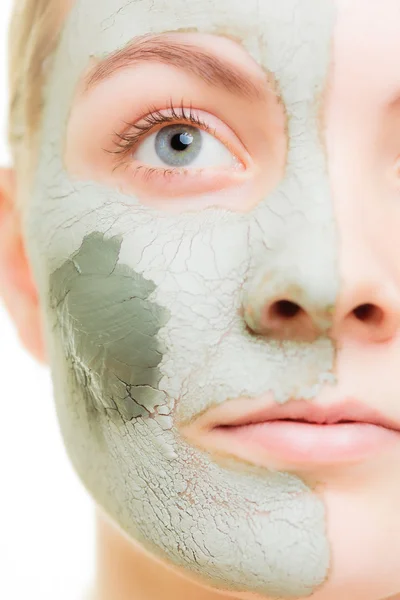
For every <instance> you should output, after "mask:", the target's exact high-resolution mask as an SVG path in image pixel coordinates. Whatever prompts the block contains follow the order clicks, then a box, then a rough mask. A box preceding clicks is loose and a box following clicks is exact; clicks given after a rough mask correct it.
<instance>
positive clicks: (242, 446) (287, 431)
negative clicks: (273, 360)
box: [181, 398, 400, 468]
mask: <svg viewBox="0 0 400 600" xmlns="http://www.w3.org/2000/svg"><path fill="white" fill-rule="evenodd" d="M250 404H251V405H252V409H251V410H249V405H250ZM254 405H255V406H254ZM181 433H182V434H183V435H184V437H185V438H186V439H187V440H188V441H189V442H190V443H192V444H194V445H197V446H199V447H201V448H203V449H205V450H207V451H209V452H211V453H216V454H219V455H223V456H230V457H232V456H233V457H237V458H239V459H242V460H244V461H246V462H249V463H251V464H253V465H257V466H261V467H270V468H271V467H272V468H292V467H293V468H296V467H306V466H309V467H310V466H311V467H313V466H321V465H337V464H341V463H342V464H343V463H357V462H361V461H363V460H366V459H368V458H371V457H375V456H377V455H379V454H380V453H381V452H382V451H384V450H385V449H387V448H388V447H389V446H391V445H393V444H394V443H399V442H400V423H396V422H394V421H392V420H391V419H389V418H386V417H385V416H384V415H383V414H381V413H380V412H378V411H375V410H373V409H370V408H368V407H366V406H365V405H363V404H362V403H360V402H358V401H353V400H349V401H344V402H341V403H338V404H334V405H331V406H321V405H317V404H315V403H311V402H309V401H305V400H290V401H289V402H287V403H286V404H283V405H279V404H277V403H273V404H272V403H271V402H270V401H266V400H265V399H263V398H259V399H251V398H238V399H235V400H229V401H227V402H226V403H224V404H223V405H221V406H218V407H215V408H212V409H209V410H208V411H207V412H206V413H204V414H203V415H201V416H200V417H198V418H197V419H196V420H195V421H194V422H192V423H190V424H189V425H186V426H184V427H183V428H181Z"/></svg>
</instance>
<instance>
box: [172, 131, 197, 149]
mask: <svg viewBox="0 0 400 600" xmlns="http://www.w3.org/2000/svg"><path fill="white" fill-rule="evenodd" d="M192 143H193V136H192V135H191V134H190V133H177V134H176V135H174V136H173V137H172V139H171V146H172V149H173V150H176V151H177V152H182V151H183V150H187V148H188V146H190V144H192Z"/></svg>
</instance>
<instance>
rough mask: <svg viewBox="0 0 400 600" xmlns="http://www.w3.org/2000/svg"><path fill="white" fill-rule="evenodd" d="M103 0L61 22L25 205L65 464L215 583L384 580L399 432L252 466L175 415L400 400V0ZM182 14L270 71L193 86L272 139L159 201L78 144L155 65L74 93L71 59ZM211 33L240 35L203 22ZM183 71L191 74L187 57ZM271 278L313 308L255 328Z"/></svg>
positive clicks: (202, 39)
mask: <svg viewBox="0 0 400 600" xmlns="http://www.w3.org/2000/svg"><path fill="white" fill-rule="evenodd" d="M117 4H118V7H116V3H115V2H112V3H111V2H107V1H104V2H102V3H101V4H100V5H99V4H98V3H96V8H94V4H93V3H92V2H91V1H89V0H80V1H78V2H77V3H76V4H75V6H74V7H73V10H72V12H71V14H70V16H69V18H68V20H67V22H66V25H65V28H64V31H63V36H62V41H61V44H60V46H59V49H58V51H57V53H56V56H55V63H54V67H53V72H52V74H51V76H50V78H49V85H48V88H47V90H46V106H45V111H44V119H43V129H42V136H41V151H40V158H39V165H38V170H37V177H36V181H35V186H34V194H33V198H32V200H31V203H30V207H29V211H27V212H26V222H25V232H26V240H27V243H28V248H29V254H30V257H31V261H32V264H33V266H34V271H35V279H36V282H37V283H38V287H39V290H40V294H41V302H42V313H43V314H44V315H45V319H44V320H45V327H46V336H47V347H48V349H49V352H48V353H49V356H50V359H51V364H52V372H53V379H54V385H55V396H56V400H57V410H58V414H59V418H60V423H61V427H62V431H63V435H64V439H65V443H66V446H67V449H68V452H69V454H70V456H71V459H72V461H73V463H74V465H75V468H76V470H77V471H78V473H79V474H80V476H81V478H82V480H83V481H84V483H85V485H86V486H87V487H88V489H89V490H90V492H91V494H92V495H93V496H94V498H95V499H96V501H97V502H98V504H99V505H100V506H101V507H102V508H103V510H104V511H105V512H106V513H107V514H108V515H109V516H110V517H111V518H112V519H113V521H114V522H116V523H117V524H118V525H119V527H120V528H121V529H122V530H123V531H124V532H125V533H126V534H128V536H129V538H130V539H131V540H135V542H137V543H138V544H139V545H141V547H142V548H145V549H146V550H147V551H149V552H150V553H151V554H152V555H153V556H154V557H157V558H160V559H162V560H163V561H164V562H165V563H167V564H168V565H170V566H174V567H175V568H177V569H180V570H182V572H183V573H185V575H186V576H187V577H191V578H193V579H195V580H198V581H200V582H201V583H202V584H206V585H208V586H211V587H213V588H214V589H221V590H224V591H226V593H233V594H234V596H235V597H237V598H248V597H254V595H257V596H262V597H268V598H276V597H304V596H310V595H312V597H313V598H315V600H328V599H330V598H332V599H333V598H337V597H340V598H343V599H347V598H348V600H357V599H358V598H359V599H360V600H361V599H362V600H382V599H383V598H387V597H389V596H393V594H395V593H396V592H398V590H399V589H400V578H399V575H398V564H397V562H398V561H397V557H398V556H399V554H400V542H399V540H398V539H397V537H398V536H393V527H394V525H393V520H395V519H396V514H397V506H398V501H399V500H400V485H399V481H398V479H396V478H395V477H393V473H395V472H396V469H398V466H397V465H398V460H399V458H400V451H399V447H398V446H397V447H396V448H395V449H393V450H392V451H391V452H389V453H387V454H385V455H379V456H377V457H376V458H375V459H374V460H371V461H369V462H368V463H367V464H361V465H351V466H348V467H341V468H338V469H335V468H330V469H325V470H324V469H320V470H317V469H315V470H312V471H311V472H310V471H308V472H301V471H299V470H296V469H292V470H290V469H286V471H285V470H283V469H281V470H278V471H276V470H275V469H273V468H272V466H271V470H265V469H259V468H257V467H256V466H255V465H251V464H244V463H240V462H239V461H236V460H233V459H229V460H224V461H222V460H221V459H220V458H219V457H214V456H210V455H209V454H208V453H206V452H203V451H201V450H197V449H196V448H193V447H192V446H191V445H190V444H188V443H187V442H186V441H185V440H184V439H182V437H181V435H180V425H181V424H182V423H187V422H190V421H191V420H192V419H193V418H194V417H196V416H197V415H199V414H201V413H202V412H203V411H204V410H205V409H207V408H209V407H210V406H215V405H218V404H221V403H225V402H227V401H229V399H231V398H236V397H239V396H242V395H246V396H248V397H249V402H251V399H252V398H255V397H256V396H257V395H258V394H260V393H263V392H265V391H269V392H270V393H271V395H272V396H273V398H274V399H275V401H277V402H280V403H284V402H286V401H287V400H288V399H289V398H290V397H291V396H296V397H302V398H308V399H312V400H313V401H314V402H316V403H319V404H321V405H323V404H327V405H329V404H330V403H332V402H334V400H335V398H343V397H345V396H346V395H349V396H353V395H354V396H355V397H358V398H362V399H363V401H364V402H365V403H367V404H369V405H370V406H376V407H377V406H378V405H379V402H381V403H382V404H384V406H385V411H386V414H387V415H388V416H391V417H392V418H395V419H396V418H397V419H400V409H399V407H398V402H397V398H398V390H397V384H396V381H397V380H396V378H395V377H394V374H395V373H396V367H395V365H396V360H397V359H398V356H397V354H398V342H397V335H398V323H399V320H400V319H399V314H400V309H399V296H400V294H399V290H400V277H399V275H398V265H397V263H395V262H394V260H393V257H394V256H395V254H396V252H395V250H396V240H397V231H398V222H397V221H398V210H397V207H396V200H398V159H397V152H398V148H397V145H396V139H398V136H397V135H395V132H396V127H398V123H399V120H398V104H393V103H391V99H393V98H394V97H395V93H396V92H398V89H399V87H400V86H399V84H400V82H399V81H398V80H397V79H398V73H397V71H398V69H397V63H396V61H395V60H394V58H393V57H394V56H395V55H396V52H394V48H396V47H397V46H398V45H399V44H400V43H399V42H398V23H399V21H400V10H399V7H398V3H397V1H395V0H393V1H392V0H386V2H385V21H384V25H381V27H382V29H380V28H379V27H380V26H379V25H378V23H379V22H380V21H379V18H378V17H381V16H382V13H381V10H382V6H381V3H371V4H369V5H368V7H366V6H365V3H364V4H363V3H361V2H359V1H358V0H353V1H352V2H345V1H344V0H343V1H340V2H336V3H333V2H332V3H331V2H328V1H326V2H321V1H320V0H319V1H318V2H317V1H316V0H315V1H312V0H307V1H304V0H303V2H302V3H301V9H300V8H299V6H300V5H299V3H298V2H294V1H293V2H292V1H289V0H288V1H287V2H285V3H284V5H282V4H281V3H280V4H279V6H278V5H277V3H276V2H272V0H271V1H270V2H263V3H256V2H254V4H251V3H250V4H249V3H246V6H245V7H243V5H242V3H235V4H234V7H233V9H232V3H231V2H229V3H228V2H219V3H218V7H217V8H215V7H214V6H212V7H211V6H210V8H207V6H206V4H207V3H206V2H203V3H202V4H201V5H200V4H197V3H195V2H191V3H189V6H188V5H187V4H188V3H187V2H186V3H183V4H182V5H181V4H180V2H174V3H173V5H172V6H171V3H170V2H169V3H167V4H165V5H164V4H163V3H162V2H158V3H157V11H151V10H149V9H150V8H151V7H150V6H149V5H148V4H147V3H146V2H142V3H141V4H137V3H132V2H128V3H127V2H124V3H123V2H120V3H117ZM296 9H297V10H296ZM210 19H211V20H210ZM255 23H256V25H255ZM193 29H194V30H196V33H190V34H187V33H180V34H179V35H180V36H181V39H186V40H187V41H190V43H193V42H194V40H195V43H196V44H199V45H200V46H202V47H203V46H204V47H210V46H212V48H213V51H214V52H216V53H222V54H224V55H226V56H230V57H231V60H233V61H234V62H235V63H237V64H239V63H240V64H242V65H244V66H245V68H246V69H248V71H249V73H251V74H252V76H254V78H255V80H257V81H258V82H259V84H260V86H261V85H262V84H261V81H263V80H264V79H263V77H265V73H266V72H268V74H269V75H268V80H269V81H270V82H273V84H272V85H270V86H268V90H267V92H266V99H265V100H263V101H260V104H257V103H254V105H252V111H251V115H249V114H248V106H247V112H244V110H243V107H244V106H246V105H243V104H240V102H238V101H237V100H236V99H235V100H233V99H232V98H230V102H226V100H227V98H226V96H224V95H223V94H222V92H220V93H218V92H216V91H213V92H212V101H211V102H210V101H209V106H207V102H203V103H202V104H204V110H206V109H207V108H208V110H211V108H215V107H218V106H220V107H221V106H222V107H223V109H222V110H221V112H222V115H223V116H225V115H226V119H227V120H228V121H230V125H231V126H232V127H233V126H236V127H237V128H238V130H239V131H240V133H241V134H243V137H244V138H246V135H247V133H246V131H251V129H252V124H253V123H254V127H255V132H256V134H255V137H256V138H257V139H263V138H264V137H265V138H267V136H268V134H267V132H271V131H273V133H271V136H273V137H272V138H271V140H270V141H271V142H273V143H272V146H273V148H274V152H272V153H271V155H270V156H269V158H270V160H269V161H266V160H265V156H266V154H265V152H266V148H267V147H270V145H269V144H267V145H266V146H264V147H263V146H262V144H261V145H260V144H259V145H257V144H256V146H252V142H251V133H250V134H249V139H248V140H247V141H248V142H249V143H248V144H246V146H247V147H251V148H253V149H254V153H253V156H254V157H255V163H256V167H257V166H260V165H261V167H262V168H261V169H257V168H256V167H255V168H253V169H252V168H250V169H249V170H248V172H250V174H251V177H249V178H246V176H243V177H242V176H241V174H240V173H239V174H235V175H234V176H232V177H235V178H236V179H235V181H236V185H235V186H233V188H232V192H231V190H230V189H224V190H222V192H221V191H219V192H217V191H215V190H213V191H212V192H210V191H209V192H208V193H206V194H202V195H201V200H200V201H199V198H198V196H195V195H193V196H191V195H190V194H188V193H186V194H181V195H180V198H179V200H178V201H176V198H174V197H173V194H171V195H170V196H167V194H166V195H165V196H166V197H164V196H163V194H162V193H160V192H159V191H158V192H157V193H153V194H149V193H147V189H144V188H143V186H142V187H141V186H140V184H139V183H138V182H137V180H135V181H134V182H133V183H132V181H131V179H130V178H129V171H128V170H127V171H123V172H122V173H123V174H121V171H120V172H116V173H117V174H116V173H115V172H113V174H111V171H112V170H111V169H108V170H107V168H106V167H107V164H108V165H109V164H110V163H106V162H105V160H106V159H105V158H104V155H103V154H102V155H101V156H102V158H100V153H99V152H97V153H96V150H95V148H99V147H100V148H101V146H102V142H104V140H105V139H106V138H107V137H108V136H109V135H110V134H111V133H112V130H113V123H111V121H112V116H110V117H107V118H108V119H109V120H110V122H109V123H108V122H107V125H108V127H107V129H106V130H105V131H104V132H103V133H104V138H101V137H99V136H100V133H101V130H102V129H101V126H100V125H101V123H102V122H104V121H106V120H107V119H106V118H105V116H104V115H106V114H107V115H108V114H111V113H112V115H113V114H114V113H115V114H118V118H119V120H120V121H121V120H123V119H124V118H125V115H124V114H123V105H124V103H128V99H129V98H132V97H134V98H135V102H137V103H139V102H140V92H141V88H142V86H143V84H144V83H146V85H147V86H149V87H151V85H152V84H151V82H152V81H154V80H157V76H156V74H157V71H156V67H154V66H153V71H151V73H152V77H150V72H148V73H147V75H146V72H140V69H139V70H137V71H135V73H133V71H132V70H131V71H126V73H121V74H119V75H115V76H114V77H113V78H112V80H110V81H108V82H107V81H104V82H102V83H101V84H99V86H98V87H97V88H96V89H95V90H93V92H92V93H91V94H89V95H87V96H85V95H84V94H82V80H83V76H84V74H85V72H86V70H87V69H88V67H89V66H90V65H91V64H92V63H93V60H94V57H95V58H96V59H101V58H104V57H107V56H108V55H109V54H110V53H112V52H114V51H115V50H117V49H119V48H121V47H123V46H124V45H125V44H126V43H128V42H130V40H131V39H132V38H134V37H135V36H138V35H141V34H143V33H148V32H151V33H162V32H165V31H168V32H173V31H176V30H179V31H180V32H182V30H185V31H187V30H190V31H193ZM80 31H82V32H84V34H82V35H77V32H80ZM221 33H223V34H224V35H225V36H227V37H228V38H234V39H239V40H240V42H241V45H238V44H235V43H234V42H231V41H228V40H226V39H225V40H224V41H221V40H218V41H214V40H212V39H210V38H209V37H207V36H205V35H204V34H218V35H221ZM365 39H368V40H371V42H370V44H369V45H368V47H367V48H366V45H365V43H364V42H365ZM266 40H268V43H267V42H266ZM383 40H385V41H383ZM333 42H334V43H333ZM226 44H229V45H226ZM396 44H397V46H396ZM399 49H400V48H399ZM246 52H248V53H249V54H246ZM397 55H398V53H397ZM349 57H351V60H350V59H349ZM310 65H311V66H312V68H311V66H310ZM332 65H334V67H335V68H334V70H332ZM361 74H362V77H361ZM169 76H170V82H171V85H173V86H174V85H178V84H179V82H180V80H179V79H178V75H177V74H176V73H175V72H173V71H169ZM180 76H181V75H179V77H180ZM134 77H136V79H135V78H134ZM141 78H142V79H141ZM189 84H190V85H189ZM149 87H147V88H146V87H144V91H143V93H145V94H147V96H148V95H149ZM183 87H184V86H183ZM189 87H190V90H191V92H192V93H193V94H194V95H195V96H197V97H198V96H200V95H201V93H202V88H201V86H200V84H199V83H198V82H196V81H195V79H194V78H193V79H190V80H188V82H187V87H186V88H185V90H187V89H189ZM168 92H170V90H168ZM152 94H155V92H154V90H152ZM162 94H163V95H164V100H165V91H163V93H162ZM185 94H186V95H187V94H188V92H187V91H185ZM160 95H161V94H160ZM277 95H278V97H277ZM116 98H117V99H116ZM224 100H225V101H224ZM110 103H111V104H110ZM118 103H120V104H118ZM177 103H178V105H179V100H178V102H177ZM128 104H129V103H128ZM231 105H232V107H233V108H231ZM110 106H111V107H112V108H113V110H110ZM228 107H229V108H228ZM202 108H203V106H202ZM253 109H254V110H253ZM215 110H217V108H215ZM211 112H212V111H211ZM243 114H246V115H247V117H246V127H245V128H243V127H241V122H243ZM271 114H272V115H273V120H272V121H271ZM217 116H218V115H217ZM252 119H253V121H252ZM272 122H273V123H274V124H275V128H274V126H273V125H272ZM244 130H246V131H244ZM97 131H100V133H97ZM96 136H98V137H96ZM239 137H242V135H239ZM88 140H91V141H90V142H89V141H88ZM262 157H264V158H263V159H262ZM257 161H258V162H257ZM269 165H272V166H271V168H270V167H269ZM270 171H271V172H270ZM260 173H261V175H260ZM148 187H150V185H149V184H148ZM228 187H229V186H228ZM367 208H368V210H366V209H367ZM381 223H382V225H381ZM171 232H173V233H171ZM277 297H279V298H282V297H283V298H286V299H288V300H291V301H294V302H299V303H301V304H302V306H305V307H306V312H307V315H308V317H309V323H311V328H310V327H309V326H308V325H309V323H308V325H307V326H304V324H303V323H302V322H300V323H297V322H295V323H294V325H293V327H287V326H286V325H287V324H286V322H284V323H279V324H278V328H277V329H275V330H273V331H272V332H271V330H270V331H268V332H267V333H266V332H265V331H263V328H262V314H263V307H266V306H270V305H271V303H272V302H273V301H274V300H275V299H276V298H277ZM365 303H374V305H375V306H376V307H378V308H379V309H380V310H381V311H382V314H383V321H382V323H381V325H380V327H379V328H377V327H376V326H375V325H374V323H373V322H372V321H371V322H370V321H368V320H367V322H366V323H363V324H362V326H361V325H360V322H359V320H357V318H355V313H354V309H355V308H356V307H357V306H360V305H362V304H365ZM121 305H123V308H121ZM333 309H334V310H333ZM382 330H384V332H385V340H386V341H385V343H384V344H383V343H382ZM105 340H106V341H105ZM396 342H397V343H396ZM138 346H139V347H140V353H138V352H137V351H136V350H137V347H138ZM238 356H240V361H238V360H237V357H238ZM377 372H379V373H380V374H381V377H380V378H378V377H376V376H375V374H376V373H377ZM291 471H292V472H291ZM395 522H396V521H395ZM383 548H384V549H385V552H382V549H383ZM210 597H211V596H210Z"/></svg>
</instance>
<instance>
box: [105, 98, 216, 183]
mask: <svg viewBox="0 0 400 600" xmlns="http://www.w3.org/2000/svg"><path fill="white" fill-rule="evenodd" d="M167 110H168V111H169V113H168V114H165V112H163V111H161V110H159V109H154V108H149V109H148V114H147V116H146V117H144V118H143V119H141V120H140V121H139V122H136V123H129V122H127V123H125V125H126V129H125V130H124V131H123V132H122V133H118V132H115V134H114V135H115V137H114V140H113V144H114V148H113V150H111V151H109V152H110V153H111V154H114V155H116V156H117V157H118V160H117V165H116V167H115V168H118V167H119V166H121V164H124V163H125V162H126V159H127V158H128V157H131V155H132V153H133V152H134V151H135V150H136V148H137V147H138V146H139V144H140V142H141V141H142V139H144V138H145V137H147V135H148V134H149V133H152V132H153V130H154V129H156V128H157V129H162V126H163V125H172V124H179V123H182V124H184V123H187V124H190V125H192V126H195V127H198V128H199V129H202V130H203V131H206V132H207V133H213V134H214V135H215V131H213V130H212V129H211V127H209V125H207V123H205V122H204V121H203V120H202V119H201V118H200V117H199V116H198V115H197V114H196V113H195V112H194V111H193V108H192V106H190V107H189V108H185V106H184V104H183V101H182V103H181V106H180V107H179V109H176V108H175V107H174V105H173V103H172V101H170V105H169V108H168V109H167ZM141 168H144V165H143V166H142V167H141ZM149 170H150V169H149ZM160 170H161V171H162V170H163V169H158V168H157V169H151V171H154V172H155V171H160ZM174 170H175V171H176V169H174ZM165 171H166V172H168V173H170V172H171V169H165Z"/></svg>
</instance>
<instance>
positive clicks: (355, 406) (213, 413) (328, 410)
mask: <svg viewBox="0 0 400 600" xmlns="http://www.w3.org/2000/svg"><path fill="white" fill-rule="evenodd" d="M235 402H237V401H235ZM249 402H250V403H251V399H246V400H245V399H243V401H242V402H239V404H236V406H235V410H234V411H230V410H229V404H230V401H228V402H227V403H226V405H225V406H219V407H217V408H216V409H210V410H209V411H207V412H206V413H204V414H203V415H202V417H200V418H199V423H198V424H199V425H200V427H201V429H203V430H204V429H206V430H209V431H210V430H211V429H215V428H217V427H238V426H240V425H250V424H255V423H263V422H267V421H278V420H281V421H282V420H286V421H289V420H290V421H301V422H307V423H311V424H316V425H337V424H341V423H343V424H344V423H366V424H371V425H376V426H380V427H385V428H386V429H392V430H394V431H400V423H396V422H395V421H394V420H392V419H390V418H388V417H386V416H385V415H383V414H382V413H380V412H379V411H378V410H376V409H372V408H370V407H367V406H366V405H364V404H362V403H361V402H359V401H356V400H346V401H343V402H340V403H337V404H332V405H329V406H321V405H318V404H315V403H313V402H310V401H307V400H290V401H288V402H287V403H285V404H277V403H274V404H271V403H270V402H269V403H268V404H266V405H265V406H261V407H260V405H258V406H257V407H256V408H255V409H253V410H251V409H249ZM225 409H226V410H225Z"/></svg>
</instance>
